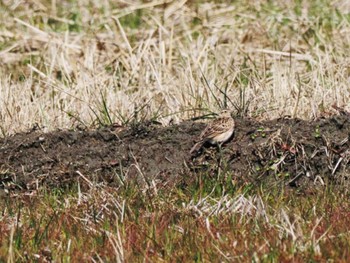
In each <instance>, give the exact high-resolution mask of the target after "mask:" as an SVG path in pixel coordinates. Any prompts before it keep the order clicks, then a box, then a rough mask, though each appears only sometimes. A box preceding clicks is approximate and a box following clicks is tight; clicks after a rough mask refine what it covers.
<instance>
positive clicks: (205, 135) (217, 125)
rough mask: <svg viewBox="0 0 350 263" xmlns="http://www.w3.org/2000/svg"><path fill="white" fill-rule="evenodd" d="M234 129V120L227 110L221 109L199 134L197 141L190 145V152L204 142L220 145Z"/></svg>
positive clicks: (197, 149) (198, 148)
mask: <svg viewBox="0 0 350 263" xmlns="http://www.w3.org/2000/svg"><path fill="white" fill-rule="evenodd" d="M234 129H235V121H234V119H233V118H232V116H231V113H230V112H229V111H228V110H223V111H222V112H221V114H220V115H219V117H218V118H217V119H215V120H214V121H213V122H211V123H209V124H208V125H207V127H206V128H205V129H204V130H203V131H202V133H201V134H200V136H199V141H198V142H197V143H196V144H195V145H194V146H193V147H192V149H191V151H190V154H192V153H194V152H197V151H199V150H200V149H201V148H202V147H203V145H204V144H205V143H210V144H212V145H219V146H221V145H222V144H223V143H225V142H227V141H228V140H229V139H230V138H231V136H232V134H233V132H234Z"/></svg>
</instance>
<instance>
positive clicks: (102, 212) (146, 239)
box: [0, 178, 350, 262]
mask: <svg viewBox="0 0 350 263" xmlns="http://www.w3.org/2000/svg"><path fill="white" fill-rule="evenodd" d="M200 185H202V186H200ZM219 186H220V187H219ZM218 188H219V189H228V190H227V191H226V190H225V191H224V190H218ZM348 198H349V193H339V192H338V191H337V190H336V189H335V188H333V187H332V186H330V187H328V188H325V189H324V190H322V191H319V192H318V193H317V194H316V195H299V194H297V192H295V191H294V192H286V191H285V190H284V189H283V188H282V189H281V188H280V187H275V188H271V187H269V188H267V187H265V186H260V187H249V186H245V187H243V188H242V187H240V188H237V189H235V190H232V189H230V187H228V185H227V181H225V180H224V179H223V180H221V179H220V178H219V179H218V178H205V180H202V181H201V180H200V179H195V180H194V181H193V182H191V183H188V184H187V185H186V186H184V185H182V186H181V185H177V186H175V187H173V188H171V189H164V188H162V187H160V186H158V189H155V188H148V189H146V188H144V187H140V186H138V185H135V184H131V183H128V184H125V185H124V186H120V187H119V188H109V187H106V186H101V185H100V186H97V185H94V186H92V187H91V188H90V189H88V190H86V191H84V192H79V191H78V188H77V186H75V187H73V188H72V189H70V190H57V191H54V190H49V191H44V190H41V191H39V192H38V193H36V194H34V195H33V196H26V195H20V196H17V197H6V198H3V199H2V201H1V204H0V205H1V209H2V210H1V215H2V216H1V223H0V228H1V232H2V235H1V244H2V245H1V249H0V255H1V260H7V259H9V258H13V260H14V261H23V260H24V261H25V260H35V259H36V257H40V258H42V257H51V258H52V259H53V260H55V261H76V260H79V259H80V260H81V259H84V260H91V259H94V260H97V259H99V258H101V259H102V260H104V261H118V260H120V261H122V260H126V261H139V260H140V261H141V260H144V259H148V260H151V261H160V260H166V261H171V260H175V261H184V260H185V261H200V262H202V261H227V260H228V261H233V260H234V261H235V260H238V261H244V262H246V261H256V260H262V261H266V262H271V261H273V262H281V261H285V260H287V261H291V260H292V261H308V262H310V261H318V260H321V259H334V260H336V261H344V262H345V261H346V259H347V258H348V257H349V256H350V251H349V247H350V246H349V245H350V234H349V229H348V225H349V223H350V217H349V212H348V211H350V205H349V204H348V202H344V200H347V199H348ZM10 240H12V242H11V243H10ZM10 247H11V249H10ZM9 251H12V253H11V254H9Z"/></svg>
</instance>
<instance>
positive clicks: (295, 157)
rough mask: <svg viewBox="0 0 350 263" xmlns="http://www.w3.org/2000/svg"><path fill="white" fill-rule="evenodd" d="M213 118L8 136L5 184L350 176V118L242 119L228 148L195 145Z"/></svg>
mask: <svg viewBox="0 0 350 263" xmlns="http://www.w3.org/2000/svg"><path fill="white" fill-rule="evenodd" d="M204 126H205V124H203V123H196V122H192V121H188V122H183V123H181V124H179V125H174V126H169V127H165V128H164V127H159V126H156V125H152V124H139V125H135V126H133V127H130V128H123V129H121V128H119V130H118V129H116V128H115V127H108V128H103V129H99V130H93V131H56V132H51V133H43V132H40V131H31V132H29V133H20V134H16V135H14V136H11V137H7V138H5V139H1V140H0V183H1V184H0V187H1V189H5V190H11V189H23V190H32V189H36V188H37V187H39V186H42V185H45V186H49V187H56V186H58V187H65V186H69V185H71V184H72V183H75V182H76V181H77V179H78V178H79V180H80V181H81V182H84V183H89V182H106V183H108V184H110V185H118V184H119V183H121V182H123V181H125V180H138V181H139V182H146V183H149V182H150V181H151V180H155V181H157V182H163V183H164V182H174V181H181V180H183V179H184V178H186V177H189V176H191V177H193V176H196V174H198V173H201V174H205V175H208V176H211V175H215V174H218V172H222V171H225V172H230V173H231V174H232V176H233V177H234V178H236V179H237V180H243V181H250V182H261V181H265V180H267V181H271V180H272V181H276V182H278V181H283V183H285V184H286V185H290V186H295V187H298V186H300V185H308V186H313V185H314V184H316V183H318V184H323V183H324V182H327V181H334V182H337V183H339V182H342V183H344V182H347V180H348V177H349V176H350V167H349V156H350V150H349V146H350V140H349V137H350V118H349V116H334V117H331V118H327V119H319V120H317V121H312V122H307V121H303V120H299V119H276V120H272V121H266V122H256V121H254V120H237V128H236V131H235V134H234V137H233V139H232V140H231V141H230V142H228V143H226V144H225V145H224V146H223V147H222V148H221V150H220V149H217V148H216V147H209V148H204V149H203V150H202V153H200V154H198V156H196V157H194V156H189V150H190V149H191V147H192V146H193V144H194V142H195V139H196V138H197V136H198V135H199V133H200V131H201V130H202V129H203V128H204Z"/></svg>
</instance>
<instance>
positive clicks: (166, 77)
mask: <svg viewBox="0 0 350 263" xmlns="http://www.w3.org/2000/svg"><path fill="white" fill-rule="evenodd" d="M1 5H2V6H1V7H2V8H1V13H0V19H1V28H0V37H1V43H2V44H1V47H0V57H1V61H2V62H1V63H2V67H1V70H0V85H1V96H0V107H1V109H2V111H1V130H2V133H3V135H9V134H13V133H14V132H18V131H19V130H25V129H28V128H30V127H31V126H32V125H33V123H38V124H39V125H40V126H44V127H46V129H47V130H54V129H56V128H70V127H72V126H75V125H77V123H83V124H84V125H87V126H91V125H101V122H102V124H108V123H110V122H119V123H124V122H125V120H126V119H129V118H130V116H133V114H134V112H135V111H140V112H139V113H140V115H141V116H143V117H144V118H146V119H147V118H152V117H153V115H154V113H155V112H157V114H156V116H157V118H158V121H161V122H162V123H163V124H165V125H166V124H168V123H169V121H170V120H172V122H178V121H181V120H183V119H188V118H191V117H193V116H197V115H200V114H203V113H205V112H212V111H214V112H217V111H219V108H220V107H222V106H225V105H227V106H229V107H233V105H237V104H240V103H242V101H241V98H242V96H241V95H242V91H243V92H244V97H245V100H246V101H249V111H248V110H247V109H245V110H246V111H247V113H246V115H248V116H252V117H257V118H262V119H270V118H274V117H279V116H281V115H291V116H294V117H299V118H306V119H309V118H313V117H318V116H320V115H322V114H328V112H330V111H331V105H333V104H336V105H338V106H340V107H349V105H348V101H349V90H348V88H347V85H348V77H349V71H348V67H347V65H348V61H347V60H348V54H349V44H348V43H349V42H350V41H349V28H350V27H349V22H350V15H349V12H347V11H346V10H348V6H347V2H346V1H334V2H332V3H329V1H295V2H281V3H275V2H271V1H268V2H266V1H258V2H255V3H254V4H253V3H251V2H250V1H245V0H242V1H240V2H239V3H237V4H229V3H228V2H226V1H213V2H209V3H205V2H203V1H187V3H186V4H183V5H181V4H180V2H170V1H168V2H167V3H163V2H159V1H151V2H146V1H144V2H143V1H134V2H133V4H126V3H124V2H122V1H120V2H118V1H95V2H93V3H87V2H83V1H63V2H60V4H58V3H56V2H51V1H41V2H40V3H39V2H35V3H32V4H30V3H26V4H23V5H15V4H13V5H11V4H10V2H6V1H5V2H2V3H1ZM19 95H20V96H19ZM106 109H107V110H108V111H106ZM238 111H239V110H238ZM100 113H101V114H102V115H101V114H100ZM107 113H108V114H107ZM240 113H241V112H238V114H240ZM72 116H74V117H72Z"/></svg>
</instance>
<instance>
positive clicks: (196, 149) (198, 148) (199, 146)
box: [190, 141, 203, 154]
mask: <svg viewBox="0 0 350 263" xmlns="http://www.w3.org/2000/svg"><path fill="white" fill-rule="evenodd" d="M202 146H203V142H202V141H200V142H197V143H196V144H195V145H193V147H192V148H191V150H190V154H193V153H194V152H198V151H199V150H200V149H201V148H202Z"/></svg>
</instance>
